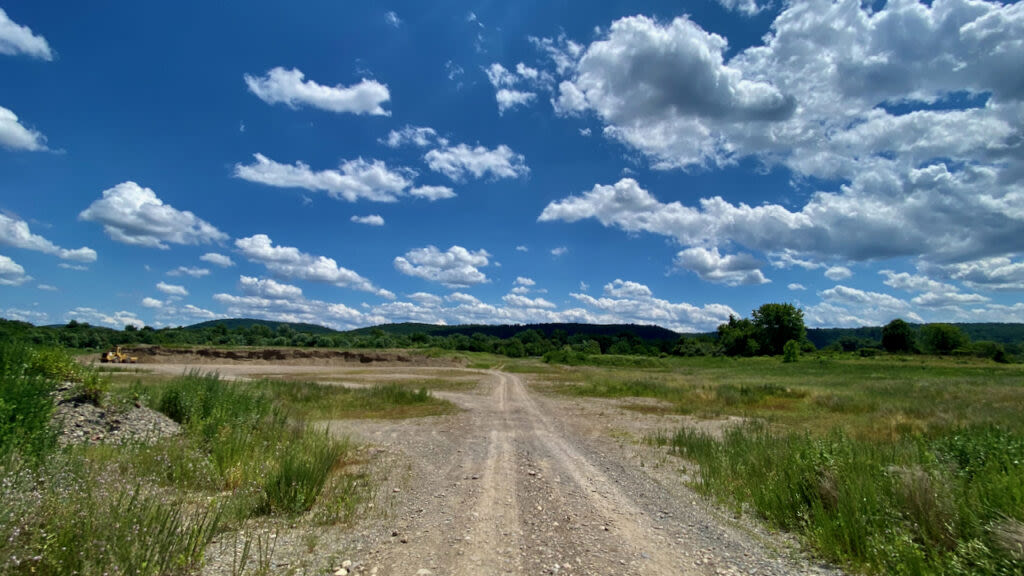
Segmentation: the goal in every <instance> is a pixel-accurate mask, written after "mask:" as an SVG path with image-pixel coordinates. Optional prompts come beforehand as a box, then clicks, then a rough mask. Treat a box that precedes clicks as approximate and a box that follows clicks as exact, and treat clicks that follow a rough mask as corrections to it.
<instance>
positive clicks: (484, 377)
mask: <svg viewBox="0 0 1024 576" xmlns="http://www.w3.org/2000/svg"><path fill="white" fill-rule="evenodd" d="M204 368H207V369H210V368H214V367H213V366H204ZM217 368H218V369H219V367H217ZM168 369H174V368H168ZM259 369H260V370H263V371H265V369H266V366H260V367H259ZM306 369H307V370H308V367H307V368H306ZM181 370H182V368H181V367H177V372H176V373H180V372H181ZM371 370H374V371H375V370H380V371H381V372H380V374H386V372H387V371H388V370H395V369H394V368H387V367H382V368H374V369H371ZM401 371H402V372H403V373H406V374H407V373H409V372H410V370H409V369H408V368H403V369H401ZM466 372H470V371H468V370H467V371H466ZM221 373H222V375H224V376H225V377H245V374H244V370H240V369H238V368H234V369H232V370H230V371H229V373H227V374H225V373H224V372H223V371H222V372H221ZM364 373H365V370H364ZM415 373H416V374H420V373H421V371H420V370H416V371H415ZM422 373H424V374H426V373H427V371H426V370H424V371H423V372H422ZM477 374H478V377H479V378H480V384H479V385H478V387H477V388H476V389H475V390H473V391H468V392H461V391H460V392H454V391H445V392H435V394H437V395H438V396H441V397H444V398H446V399H449V400H451V401H452V402H454V403H456V404H457V405H458V406H459V407H461V408H462V409H463V410H462V411H460V412H457V413H455V414H450V415H445V416H434V417H427V418H419V419H410V420H338V421H330V422H323V423H322V425H324V426H326V427H328V428H329V429H330V430H331V431H332V433H335V434H338V435H345V436H349V437H351V438H353V439H354V440H356V441H357V442H360V443H362V444H363V445H364V446H365V447H366V448H365V450H366V455H367V457H368V460H369V462H370V464H369V466H370V468H372V470H373V473H374V474H375V476H376V478H377V481H378V482H379V487H378V491H377V494H376V495H375V497H374V500H373V502H372V504H371V505H370V506H371V507H369V508H368V510H367V514H365V515H363V516H362V517H361V518H360V519H359V520H357V521H356V522H355V524H354V525H352V526H343V527H328V528H309V527H305V526H303V525H302V523H299V524H297V525H296V527H294V528H293V529H290V530H284V531H280V532H278V533H277V534H276V539H277V542H276V548H275V556H274V561H273V563H272V564H271V566H270V568H271V571H272V572H280V573H307V574H331V573H334V572H335V571H337V568H338V567H340V566H342V561H345V560H347V561H349V562H350V564H347V570H348V573H349V574H378V575H390V574H408V575H417V574H420V575H425V574H435V575H442V574H443V575H448V574H450V575H456V576H457V575H483V574H602V575H603V574H609V573H620V574H651V575H681V574H776V575H783V574H840V572H839V571H838V570H836V569H835V568H832V567H828V566H823V565H820V564H818V563H815V562H813V561H811V560H809V559H807V558H806V557H804V556H803V555H801V553H800V552H799V551H798V547H797V546H796V545H795V544H794V543H793V541H792V540H791V539H790V538H788V537H786V536H784V535H779V534H774V533H769V532H768V531H766V530H764V529H763V528H762V527H760V526H759V525H757V524H756V523H754V522H750V521H749V520H748V519H743V518H735V517H733V516H732V515H731V514H728V513H727V512H725V511H723V510H722V509H720V508H719V507H717V506H715V505H713V504H711V503H709V502H707V501H706V500H705V499H703V498H702V497H701V496H699V495H697V494H696V493H694V492H693V491H692V490H691V489H690V488H688V487H687V486H686V485H685V481H686V475H685V470H684V464H683V463H682V462H681V461H679V460H677V459H676V458H674V457H671V456H667V455H666V454H665V453H664V451H663V450H659V449H656V448H653V447H649V446H645V445H643V444H642V443H640V442H638V440H639V438H641V437H642V436H643V435H644V434H647V433H650V432H652V431H655V430H658V429H664V430H673V429H675V428H677V427H678V426H680V425H687V424H688V422H687V420H686V419H685V418H684V417H678V416H664V415H657V414H643V413H639V412H637V411H632V410H625V409H623V408H621V404H620V403H618V402H613V401H605V400H596V399H585V398H565V397H559V396H552V395H545V394H542V393H539V392H538V391H537V390H535V389H534V388H533V387H532V386H531V385H530V384H528V383H527V382H525V381H524V378H525V377H522V376H519V375H515V374H508V373H504V372H499V371H487V372H483V371H480V372H477ZM361 377H363V376H361ZM690 424H695V425H696V423H694V422H690ZM700 425H702V426H708V425H709V424H708V423H701V424H700ZM716 425H728V422H724V423H717V424H716ZM310 531H314V532H315V533H311V532H310ZM225 540H229V538H226V539H225ZM231 554H232V550H231V546H229V545H225V543H221V544H220V545H218V544H214V545H212V546H211V549H210V550H209V551H208V560H209V563H208V567H207V569H206V570H205V571H204V573H208V574H219V573H230V572H229V571H227V570H225V568H227V567H229V566H230V556H231Z"/></svg>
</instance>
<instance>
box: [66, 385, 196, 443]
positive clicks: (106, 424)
mask: <svg viewBox="0 0 1024 576" xmlns="http://www.w3.org/2000/svg"><path fill="white" fill-rule="evenodd" d="M73 389H74V386H73V384H71V383H70V382H67V383H65V384H64V385H62V386H61V387H60V388H58V390H57V392H56V394H55V400H56V402H57V408H56V409H55V410H54V413H53V421H54V423H55V424H56V425H57V429H58V435H57V442H58V443H59V444H60V445H61V446H67V445H69V444H83V443H90V444H101V443H109V444H127V443H134V442H143V443H147V444H151V443H153V442H156V441H157V440H159V439H160V438H164V437H166V436H174V435H176V434H178V433H180V432H181V426H179V425H178V423H177V422H175V421H174V420H171V419H170V418H168V417H167V416H164V415H163V414H161V413H159V412H157V411H155V410H151V409H149V408H146V407H145V406H139V405H134V406H118V405H113V406H104V407H100V406H96V405H94V404H91V403H89V402H85V401H83V400H81V399H80V398H75V397H73V396H72V395H71V391H72V390H73Z"/></svg>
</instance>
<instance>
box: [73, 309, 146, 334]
mask: <svg viewBox="0 0 1024 576" xmlns="http://www.w3.org/2000/svg"><path fill="white" fill-rule="evenodd" d="M64 320H66V321H68V322H70V321H71V320H76V321H78V322H85V323H88V324H93V325H97V324H98V325H100V326H108V327H110V328H116V329H121V328H124V327H125V326H128V325H132V326H135V327H136V328H142V327H144V326H145V325H146V323H145V322H143V321H142V320H139V319H138V317H137V316H136V315H135V313H134V312H128V311H126V310H120V311H118V312H112V313H107V312H100V311H99V310H97V309H95V308H84V307H82V308H75V309H73V310H69V311H68V312H67V313H66V314H64Z"/></svg>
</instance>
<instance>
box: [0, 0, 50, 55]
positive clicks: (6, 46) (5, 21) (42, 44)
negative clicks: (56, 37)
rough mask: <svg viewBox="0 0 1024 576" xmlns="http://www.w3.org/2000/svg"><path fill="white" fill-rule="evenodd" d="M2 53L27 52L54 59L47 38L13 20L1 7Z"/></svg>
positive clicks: (0, 32) (0, 48) (27, 53)
mask: <svg viewBox="0 0 1024 576" xmlns="http://www.w3.org/2000/svg"><path fill="white" fill-rule="evenodd" d="M0 54H6V55H8V56H14V55H17V54H25V55H27V56H31V57H33V58H39V59H41V60H53V51H52V50H51V49H50V44H49V43H48V42H47V41H46V38H43V37H42V36H39V35H36V34H34V33H33V32H32V29H31V28H29V27H28V26H22V25H20V24H18V23H17V22H15V21H13V20H11V18H10V17H9V16H8V15H7V12H4V10H3V8H0Z"/></svg>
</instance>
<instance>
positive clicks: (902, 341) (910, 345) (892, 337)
mask: <svg viewBox="0 0 1024 576" xmlns="http://www.w3.org/2000/svg"><path fill="white" fill-rule="evenodd" d="M882 348H885V350H886V352H891V353H899V352H913V351H914V350H916V349H917V345H916V344H915V343H914V329H913V328H911V327H910V324H907V323H906V322H904V321H903V320H902V319H901V318H897V319H895V320H893V321H892V322H889V323H888V324H886V325H885V326H884V327H883V328H882Z"/></svg>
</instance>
